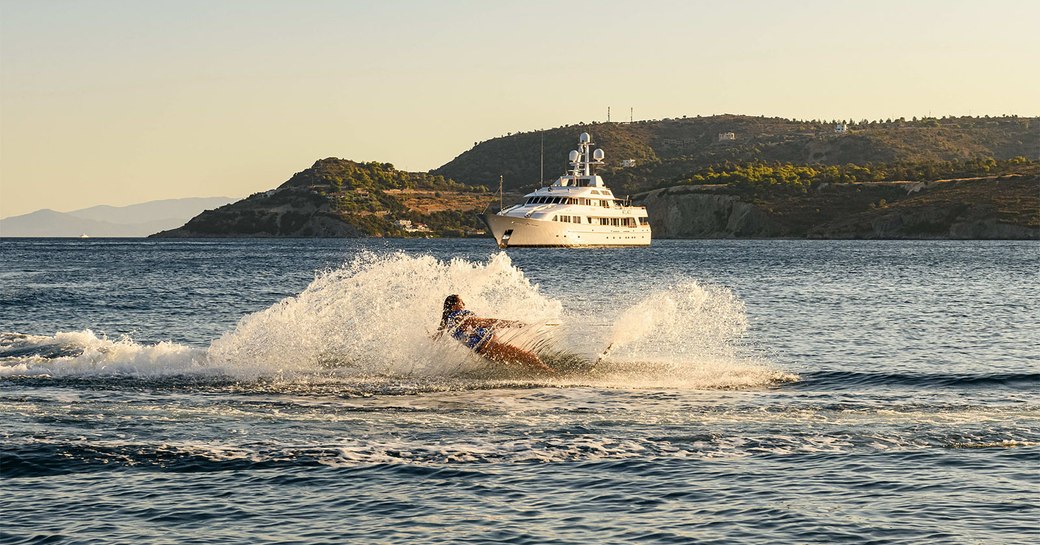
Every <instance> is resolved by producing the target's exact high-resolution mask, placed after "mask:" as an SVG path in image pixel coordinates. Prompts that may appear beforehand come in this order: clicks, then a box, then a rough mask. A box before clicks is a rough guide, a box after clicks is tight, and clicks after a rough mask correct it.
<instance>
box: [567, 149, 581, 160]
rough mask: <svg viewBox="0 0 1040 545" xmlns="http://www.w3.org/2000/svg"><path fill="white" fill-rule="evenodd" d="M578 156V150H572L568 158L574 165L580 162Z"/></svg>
mask: <svg viewBox="0 0 1040 545" xmlns="http://www.w3.org/2000/svg"><path fill="white" fill-rule="evenodd" d="M578 156H579V154H578V150H571V154H570V155H568V156H567V157H570V161H571V162H572V163H576V162H577V161H578Z"/></svg>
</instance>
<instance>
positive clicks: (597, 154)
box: [592, 149, 606, 161]
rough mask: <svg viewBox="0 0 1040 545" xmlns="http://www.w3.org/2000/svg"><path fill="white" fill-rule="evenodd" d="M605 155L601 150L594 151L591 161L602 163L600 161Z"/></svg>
mask: <svg viewBox="0 0 1040 545" xmlns="http://www.w3.org/2000/svg"><path fill="white" fill-rule="evenodd" d="M605 155H606V154H604V153H603V150H601V149H598V150H596V151H594V152H592V158H593V159H595V160H597V161H602V160H603V157H604V156H605Z"/></svg>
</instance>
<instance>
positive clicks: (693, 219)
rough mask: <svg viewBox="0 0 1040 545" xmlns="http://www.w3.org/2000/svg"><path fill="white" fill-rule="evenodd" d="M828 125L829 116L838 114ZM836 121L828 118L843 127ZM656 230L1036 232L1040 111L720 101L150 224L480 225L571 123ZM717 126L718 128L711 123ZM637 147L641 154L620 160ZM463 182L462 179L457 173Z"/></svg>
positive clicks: (361, 168) (303, 179)
mask: <svg viewBox="0 0 1040 545" xmlns="http://www.w3.org/2000/svg"><path fill="white" fill-rule="evenodd" d="M836 126H837V127H836ZM836 129H837V130H836ZM581 132H590V133H591V134H592V137H593V139H594V141H595V143H596V144H597V146H598V147H601V148H603V149H604V150H605V151H606V152H607V161H606V163H607V164H606V165H605V166H604V167H601V168H600V170H599V171H598V172H599V173H600V174H602V175H603V176H604V178H605V179H606V181H607V183H608V184H609V185H610V186H611V187H612V188H613V189H614V193H615V194H616V195H625V194H630V195H632V196H633V197H634V198H635V201H636V202H637V203H643V204H646V205H647V207H648V211H649V214H650V224H651V227H652V228H653V230H654V234H655V237H659V238H669V237H675V238H683V237H799V238H801V237H818V238H1025V239H1035V238H1038V237H1040V162H1038V161H1037V156H1038V155H1040V119H1038V118H1018V117H1014V116H1010V117H999V118H943V119H934V118H927V119H920V120H918V119H912V120H909V121H907V120H902V119H899V120H891V121H890V120H886V121H883V122H857V123H848V122H843V123H841V124H839V123H837V122H833V121H827V122H824V121H797V120H789V119H779V118H763V117H750V116H735V115H723V116H712V117H705V118H690V119H685V118H684V119H665V120H660V121H645V122H638V123H600V124H593V125H576V126H569V127H560V128H556V129H550V130H545V131H537V132H530V133H522V134H516V135H508V136H505V137H501V138H495V139H492V140H489V141H486V142H478V143H475V146H474V147H473V148H472V149H470V150H469V151H467V152H465V153H463V154H462V155H460V156H458V157H456V158H455V159H454V160H453V161H451V162H449V163H447V164H445V165H444V166H442V167H440V168H438V169H435V170H433V171H431V172H429V173H417V172H405V171H400V170H397V169H395V168H394V166H393V165H391V164H389V163H379V162H356V161H349V160H345V159H337V158H328V159H321V160H319V161H317V162H315V163H314V164H313V165H312V166H311V167H310V168H308V169H305V170H303V171H300V172H298V173H296V174H295V175H293V176H292V177H291V178H290V179H289V180H287V181H286V182H285V183H283V184H282V185H280V186H278V187H277V188H274V189H272V190H270V191H265V192H262V193H256V194H254V195H251V196H249V197H248V198H246V199H243V200H241V201H239V202H236V203H232V204H228V205H225V206H222V207H220V208H218V209H216V210H209V211H206V212H204V213H202V214H199V215H198V216H196V217H194V218H192V219H191V220H190V221H188V222H187V223H185V224H184V225H183V226H182V227H179V228H176V229H169V230H166V231H163V232H159V233H156V235H154V236H159V237H400V236H471V235H472V236H477V235H479V234H480V233H481V232H482V230H483V226H482V225H481V224H480V223H479V221H478V219H477V217H476V214H474V212H479V211H481V210H485V209H488V208H490V207H491V206H493V205H497V201H498V195H497V194H496V193H491V192H489V191H488V189H487V184H495V183H496V182H497V180H498V176H499V175H500V174H501V175H503V176H504V177H505V187H506V188H507V189H509V190H510V191H513V192H516V193H514V194H513V195H507V196H506V197H505V199H504V200H505V201H506V202H507V203H509V204H512V203H515V202H516V201H517V200H518V199H519V197H520V195H522V192H519V191H518V190H526V189H529V188H531V187H533V186H537V185H538V183H539V161H540V149H541V148H542V146H543V145H544V149H545V159H546V162H545V165H546V167H545V177H546V178H547V179H553V178H555V177H556V176H557V175H559V174H561V173H563V172H564V170H565V169H566V167H567V165H566V159H567V155H568V152H569V151H570V150H571V149H573V148H574V146H575V144H576V141H577V138H578V134H580V133H581ZM722 134H724V135H725V137H721V138H720V135H722ZM626 159H631V160H633V161H634V163H635V165H634V166H632V165H629V166H623V164H622V161H623V160H626ZM460 182H462V183H460Z"/></svg>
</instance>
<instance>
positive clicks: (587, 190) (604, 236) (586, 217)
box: [481, 132, 651, 248]
mask: <svg viewBox="0 0 1040 545" xmlns="http://www.w3.org/2000/svg"><path fill="white" fill-rule="evenodd" d="M591 148H592V137H591V136H589V133H587V132H583V133H581V135H580V136H579V137H578V149H576V150H574V151H572V152H571V153H570V164H571V167H572V169H571V170H570V171H568V173H567V174H565V175H563V176H560V177H559V178H558V179H557V180H556V181H555V182H553V184H552V185H550V186H549V187H543V188H540V189H538V190H537V191H535V192H533V193H528V194H527V195H525V196H524V202H521V203H519V204H517V205H514V206H511V207H509V208H506V209H504V210H502V211H500V212H498V213H495V214H485V215H483V216H481V217H482V218H483V219H484V222H485V223H486V224H487V226H488V228H489V229H490V230H491V234H492V235H494V237H495V241H496V242H497V243H498V246H499V247H500V248H512V247H515V246H562V247H580V246H649V245H650V237H651V233H650V221H649V219H648V217H647V213H646V208H645V207H642V206H629V205H627V204H626V203H624V202H622V201H621V200H620V199H617V198H615V197H614V194H613V193H612V192H611V191H610V189H608V188H607V186H606V185H604V184H603V178H600V177H599V176H597V175H596V174H595V173H594V172H593V167H594V166H598V165H602V164H603V157H604V153H603V150H601V149H597V150H595V151H591Z"/></svg>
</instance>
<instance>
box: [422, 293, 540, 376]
mask: <svg viewBox="0 0 1040 545" xmlns="http://www.w3.org/2000/svg"><path fill="white" fill-rule="evenodd" d="M523 325H524V324H523V323H521V322H517V321H513V320H499V319H496V318H478V317H477V316H476V315H475V314H473V312H472V311H469V310H466V303H464V302H463V301H462V298H461V297H459V296H458V295H455V294H452V295H449V296H448V297H446V298H445V299H444V311H443V312H442V313H441V325H440V326H439V327H438V328H437V336H440V335H442V334H443V333H444V332H447V333H448V334H449V335H451V336H452V338H454V339H455V340H457V341H459V342H461V343H462V344H464V345H466V347H468V348H470V349H471V350H473V351H474V352H476V353H477V354H480V355H481V356H484V357H485V358H487V359H489V360H491V361H496V362H500V363H519V364H521V365H524V366H526V367H530V368H532V369H538V370H541V371H549V372H552V368H550V367H549V366H548V365H546V364H545V362H543V361H542V360H541V358H539V357H538V355H537V354H535V353H534V352H529V351H527V350H524V349H522V348H518V347H516V346H513V345H510V344H506V343H503V342H500V341H499V340H498V339H497V338H496V337H495V331H494V329H495V328H496V327H523Z"/></svg>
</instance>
